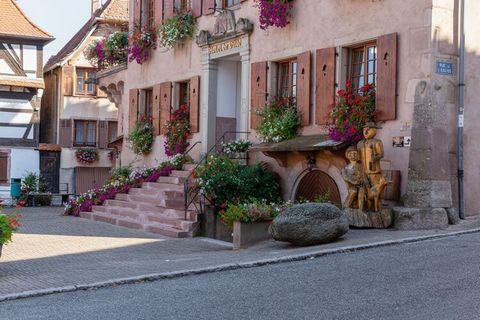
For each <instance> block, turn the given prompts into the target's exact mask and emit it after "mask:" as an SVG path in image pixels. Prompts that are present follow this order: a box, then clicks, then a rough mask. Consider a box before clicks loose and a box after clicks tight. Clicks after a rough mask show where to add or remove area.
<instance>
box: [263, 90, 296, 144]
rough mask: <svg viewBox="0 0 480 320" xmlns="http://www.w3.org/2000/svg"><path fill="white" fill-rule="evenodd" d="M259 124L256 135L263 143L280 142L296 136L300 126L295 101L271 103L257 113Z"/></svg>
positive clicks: (282, 100) (289, 99) (290, 99)
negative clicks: (259, 118) (259, 119)
mask: <svg viewBox="0 0 480 320" xmlns="http://www.w3.org/2000/svg"><path fill="white" fill-rule="evenodd" d="M257 114H258V115H259V116H260V117H261V119H262V120H261V123H260V125H259V127H258V128H257V134H258V136H259V137H260V140H262V141H263V142H269V143H271V142H274V143H277V142H280V141H283V140H288V139H292V138H294V137H296V136H297V132H298V128H299V125H300V118H299V115H298V111H297V107H296V103H295V99H293V98H282V99H279V100H275V101H272V102H271V103H270V104H268V105H267V106H265V107H264V108H262V109H260V110H259V111H257Z"/></svg>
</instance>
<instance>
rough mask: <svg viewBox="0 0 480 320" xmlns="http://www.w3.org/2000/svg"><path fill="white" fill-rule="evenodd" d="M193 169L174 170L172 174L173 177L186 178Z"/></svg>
mask: <svg viewBox="0 0 480 320" xmlns="http://www.w3.org/2000/svg"><path fill="white" fill-rule="evenodd" d="M190 173H191V171H187V170H173V171H172V174H171V175H170V176H171V177H183V178H186V177H188V176H189V175H190Z"/></svg>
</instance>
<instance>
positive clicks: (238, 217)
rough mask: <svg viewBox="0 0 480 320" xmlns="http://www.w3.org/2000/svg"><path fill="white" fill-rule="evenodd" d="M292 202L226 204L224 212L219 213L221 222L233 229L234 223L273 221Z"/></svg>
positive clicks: (253, 200)
mask: <svg viewBox="0 0 480 320" xmlns="http://www.w3.org/2000/svg"><path fill="white" fill-rule="evenodd" d="M292 205H293V203H292V202H283V201H280V202H272V203H268V202H266V201H265V200H256V199H252V200H250V201H248V202H244V203H228V204H227V206H226V209H225V210H222V211H221V212H220V216H221V218H222V221H223V222H224V223H225V224H226V225H227V226H229V227H230V228H231V227H233V223H234V222H235V221H239V222H254V221H268V220H272V219H275V218H276V217H277V216H278V215H279V214H280V213H281V212H282V211H283V210H284V209H285V208H288V207H290V206H292Z"/></svg>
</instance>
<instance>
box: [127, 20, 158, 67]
mask: <svg viewBox="0 0 480 320" xmlns="http://www.w3.org/2000/svg"><path fill="white" fill-rule="evenodd" d="M156 48H157V32H156V30H155V29H154V28H140V27H138V26H136V27H135V28H134V30H133V32H132V33H131V34H130V36H129V38H128V61H129V62H133V61H135V62H137V63H138V64H142V63H144V62H145V61H147V60H148V59H149V58H150V49H156Z"/></svg>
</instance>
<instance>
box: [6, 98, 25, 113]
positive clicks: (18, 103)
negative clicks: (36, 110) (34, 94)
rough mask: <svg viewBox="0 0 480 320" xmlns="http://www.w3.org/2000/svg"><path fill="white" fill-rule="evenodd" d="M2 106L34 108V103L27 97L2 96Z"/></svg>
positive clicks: (23, 108)
mask: <svg viewBox="0 0 480 320" xmlns="http://www.w3.org/2000/svg"><path fill="white" fill-rule="evenodd" d="M0 108H8V109H22V110H32V105H31V104H30V102H29V101H28V100H27V99H25V100H22V99H7V98H0Z"/></svg>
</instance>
